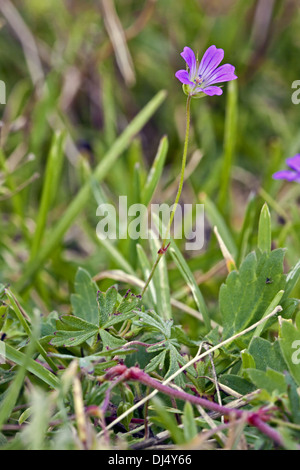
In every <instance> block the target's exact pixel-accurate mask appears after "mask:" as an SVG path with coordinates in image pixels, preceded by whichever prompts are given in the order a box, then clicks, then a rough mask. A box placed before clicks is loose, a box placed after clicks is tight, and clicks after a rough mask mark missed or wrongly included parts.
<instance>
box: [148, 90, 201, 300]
mask: <svg viewBox="0 0 300 470" xmlns="http://www.w3.org/2000/svg"><path fill="white" fill-rule="evenodd" d="M191 98H192V97H191V96H190V95H189V96H188V97H187V102H186V128H185V139H184V147H183V155H182V163H181V172H180V180H179V185H178V190H177V194H176V198H175V202H174V204H173V207H172V212H171V215H170V219H169V224H168V228H167V230H166V232H165V236H164V238H163V242H162V246H161V248H160V250H159V251H158V253H157V258H156V261H155V263H154V265H153V266H152V269H151V271H150V274H149V276H148V279H147V281H146V283H145V285H144V288H143V290H142V293H141V295H142V296H143V295H144V293H145V292H146V289H147V287H148V286H149V284H150V281H151V279H152V277H153V275H154V272H155V269H156V267H157V265H158V263H159V261H160V259H161V258H162V256H163V255H164V254H165V252H166V251H167V249H168V246H169V245H167V241H168V240H169V237H170V230H171V226H172V223H173V219H174V216H175V212H176V209H177V206H178V203H179V199H180V196H181V192H182V187H183V182H184V172H185V167H186V159H187V150H188V143H189V134H190V108H191Z"/></svg>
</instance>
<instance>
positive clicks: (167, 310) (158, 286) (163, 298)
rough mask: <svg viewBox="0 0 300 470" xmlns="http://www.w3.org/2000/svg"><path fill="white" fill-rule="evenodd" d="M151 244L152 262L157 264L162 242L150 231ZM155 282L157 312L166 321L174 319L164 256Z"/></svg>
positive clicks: (156, 272)
mask: <svg viewBox="0 0 300 470" xmlns="http://www.w3.org/2000/svg"><path fill="white" fill-rule="evenodd" d="M149 243H150V247H151V252H152V262H153V263H155V261H156V258H157V252H158V250H159V249H160V247H161V241H160V240H159V239H158V238H156V237H155V235H154V233H153V232H152V231H151V230H149ZM153 281H154V285H155V290H156V298H157V311H158V313H159V314H160V315H161V316H162V317H163V318H164V319H165V320H169V319H170V318H172V308H171V295H170V286H169V276H168V269H167V261H166V256H162V258H161V259H160V261H159V263H158V265H157V267H156V270H155V272H154V276H153Z"/></svg>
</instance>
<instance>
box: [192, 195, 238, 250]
mask: <svg viewBox="0 0 300 470" xmlns="http://www.w3.org/2000/svg"><path fill="white" fill-rule="evenodd" d="M200 202H201V203H202V204H204V210H205V214H206V215H207V218H208V219H209V221H210V223H211V225H212V226H213V227H214V226H216V227H217V229H218V232H219V234H220V236H221V238H222V240H223V241H224V243H225V245H226V246H227V248H228V250H229V252H230V253H231V254H232V255H233V257H235V256H236V253H237V247H236V244H235V241H234V239H233V237H232V234H231V232H230V230H229V228H228V226H227V224H226V222H225V220H224V218H223V217H222V215H221V214H220V212H219V210H218V208H217V206H216V205H215V204H214V203H213V201H212V200H211V199H210V198H209V197H208V196H207V194H204V193H201V194H200Z"/></svg>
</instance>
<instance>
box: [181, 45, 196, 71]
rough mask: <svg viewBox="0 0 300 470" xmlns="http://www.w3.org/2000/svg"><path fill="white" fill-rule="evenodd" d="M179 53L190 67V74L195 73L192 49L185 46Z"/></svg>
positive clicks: (194, 59) (194, 58)
mask: <svg viewBox="0 0 300 470" xmlns="http://www.w3.org/2000/svg"><path fill="white" fill-rule="evenodd" d="M180 55H181V57H183V59H184V60H185V61H186V63H187V65H188V67H189V69H190V76H191V77H193V76H194V75H195V74H196V57H195V53H194V51H193V50H192V49H191V48H190V47H185V48H184V49H183V52H182V53H181V54H180Z"/></svg>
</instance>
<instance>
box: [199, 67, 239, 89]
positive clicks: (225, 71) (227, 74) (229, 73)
mask: <svg viewBox="0 0 300 470" xmlns="http://www.w3.org/2000/svg"><path fill="white" fill-rule="evenodd" d="M234 70H235V67H234V66H233V65H230V64H225V65H222V66H221V67H218V68H217V69H216V70H215V71H214V72H213V73H212V74H211V75H210V76H209V77H207V78H205V83H206V84H207V85H210V84H211V83H220V82H228V81H230V80H235V79H236V78H237V76H236V75H235V74H234Z"/></svg>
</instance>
